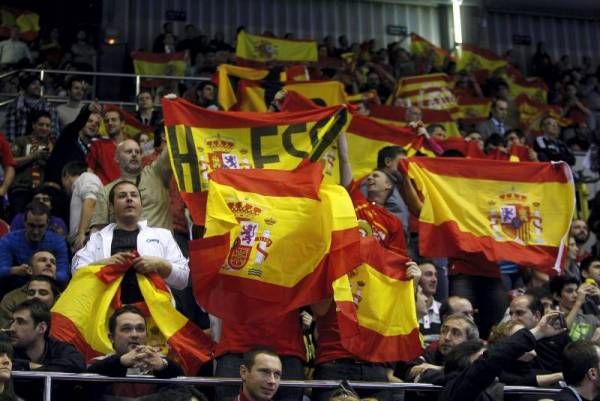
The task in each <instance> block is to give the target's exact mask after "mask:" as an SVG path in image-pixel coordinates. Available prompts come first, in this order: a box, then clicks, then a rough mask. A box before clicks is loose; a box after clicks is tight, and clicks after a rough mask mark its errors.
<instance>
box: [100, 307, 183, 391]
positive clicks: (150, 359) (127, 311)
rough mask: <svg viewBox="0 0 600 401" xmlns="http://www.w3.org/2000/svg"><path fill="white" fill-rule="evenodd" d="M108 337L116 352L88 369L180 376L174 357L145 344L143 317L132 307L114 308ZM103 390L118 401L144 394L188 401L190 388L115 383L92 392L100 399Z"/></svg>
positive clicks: (118, 373) (103, 372)
mask: <svg viewBox="0 0 600 401" xmlns="http://www.w3.org/2000/svg"><path fill="white" fill-rule="evenodd" d="M108 330H109V334H108V337H109V339H110V340H111V342H112V344H113V348H114V350H115V353H113V354H109V355H106V356H103V357H99V358H96V359H94V360H93V361H92V363H91V365H90V366H89V367H88V372H90V373H98V374H101V375H105V376H113V377H125V376H127V375H135V374H137V375H139V374H142V375H152V376H155V377H158V378H160V379H168V378H172V377H177V376H183V370H182V369H181V367H180V366H179V365H178V364H177V363H176V362H175V361H173V360H171V359H168V358H166V357H164V356H163V355H162V354H161V352H160V349H159V348H158V347H154V346H149V345H146V334H147V333H146V320H145V318H144V316H143V315H142V312H141V311H140V310H139V309H137V308H136V307H134V306H131V305H126V306H123V307H121V308H119V309H117V310H116V311H115V312H114V313H113V314H112V315H111V317H110V319H109V320H108ZM99 393H103V394H104V395H105V396H106V398H107V399H111V400H119V399H121V397H122V398H123V399H135V398H139V397H143V399H144V401H151V400H157V401H158V400H187V399H189V398H190V397H191V393H190V392H189V390H188V389H187V388H185V387H182V386H177V385H163V386H156V385H153V384H151V385H148V384H137V383H121V384H120V383H115V384H112V385H109V386H107V387H105V389H104V391H102V392H95V395H96V396H99V397H100V398H99V399H103V398H102V394H99Z"/></svg>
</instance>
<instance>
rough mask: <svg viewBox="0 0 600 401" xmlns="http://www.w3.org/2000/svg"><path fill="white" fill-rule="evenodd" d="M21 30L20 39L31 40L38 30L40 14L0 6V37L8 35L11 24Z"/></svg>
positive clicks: (36, 35) (35, 36)
mask: <svg viewBox="0 0 600 401" xmlns="http://www.w3.org/2000/svg"><path fill="white" fill-rule="evenodd" d="M15 25H16V26H18V27H19V29H20V30H21V39H23V40H24V41H25V42H31V41H33V40H35V39H36V38H37V37H38V34H39V32H40V15H39V14H37V13H34V12H31V11H26V10H17V9H14V8H8V7H0V37H7V36H9V35H10V30H11V28H12V27H13V26H15Z"/></svg>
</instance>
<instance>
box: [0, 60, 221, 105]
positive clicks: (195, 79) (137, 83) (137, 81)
mask: <svg viewBox="0 0 600 401" xmlns="http://www.w3.org/2000/svg"><path fill="white" fill-rule="evenodd" d="M22 72H29V73H36V74H39V77H40V80H42V81H43V80H44V77H45V76H46V75H47V74H57V75H76V76H82V77H85V76H91V77H93V78H94V81H95V79H96V78H98V77H113V78H133V79H135V96H137V95H138V94H139V93H140V90H141V85H142V80H143V79H162V80H175V81H190V82H202V81H209V80H210V78H207V77H191V76H171V75H139V74H127V73H120V72H97V71H73V70H53V69H36V68H24V69H20V70H14V71H9V72H6V73H4V74H0V81H1V80H3V79H6V78H10V77H12V76H14V75H17V74H20V73H22ZM92 91H93V92H92V94H91V96H92V99H93V98H95V97H96V85H95V84H92ZM2 95H5V96H13V97H16V96H17V95H18V93H2ZM43 95H44V87H43V86H42V96H43ZM56 99H61V98H59V97H56ZM62 99H64V98H62ZM13 100H14V99H9V100H5V101H3V102H1V103H0V107H2V106H6V105H7V104H10V103H11V102H12V101H13ZM64 100H66V99H64ZM103 102H105V103H118V104H123V105H124V104H127V105H136V103H133V102H123V101H121V100H111V99H104V100H103Z"/></svg>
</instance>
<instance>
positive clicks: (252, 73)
mask: <svg viewBox="0 0 600 401" xmlns="http://www.w3.org/2000/svg"><path fill="white" fill-rule="evenodd" d="M217 72H218V86H219V94H218V98H219V104H220V105H221V107H223V109H224V110H229V109H231V108H232V107H233V106H234V105H235V104H236V103H237V102H238V99H237V96H236V91H235V90H234V88H233V85H232V84H231V81H230V77H231V78H239V79H242V80H246V81H261V80H263V79H265V78H266V77H267V75H269V70H264V69H258V68H251V67H241V66H237V65H232V64H221V65H220V66H218V67H217ZM244 111H266V107H265V109H264V110H244Z"/></svg>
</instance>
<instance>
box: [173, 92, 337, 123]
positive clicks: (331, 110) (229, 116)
mask: <svg viewBox="0 0 600 401" xmlns="http://www.w3.org/2000/svg"><path fill="white" fill-rule="evenodd" d="M162 106H163V113H164V118H165V126H172V125H187V126H191V127H202V128H215V129H227V128H254V127H272V126H277V125H286V126H287V125H292V124H304V123H306V122H314V121H319V120H322V119H325V118H329V117H332V116H333V115H334V114H335V112H337V111H339V110H340V109H342V108H344V107H345V106H343V105H341V106H340V105H337V106H330V107H323V108H321V109H317V110H305V111H297V112H280V113H253V112H242V111H239V112H231V111H228V112H222V111H212V110H207V109H204V108H202V107H199V106H196V105H194V104H192V103H189V102H188V101H186V100H183V99H174V100H171V99H165V98H163V99H162Z"/></svg>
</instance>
